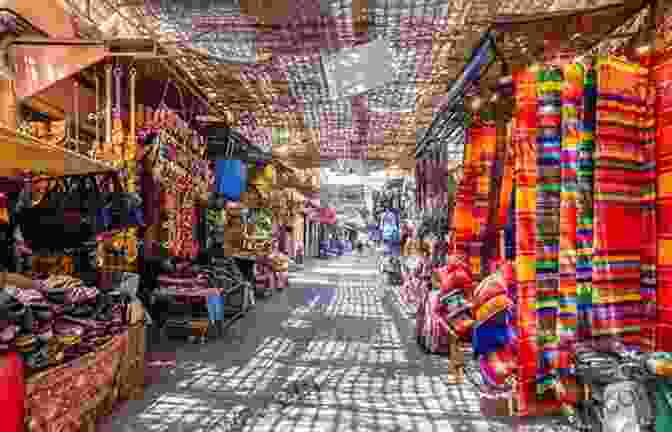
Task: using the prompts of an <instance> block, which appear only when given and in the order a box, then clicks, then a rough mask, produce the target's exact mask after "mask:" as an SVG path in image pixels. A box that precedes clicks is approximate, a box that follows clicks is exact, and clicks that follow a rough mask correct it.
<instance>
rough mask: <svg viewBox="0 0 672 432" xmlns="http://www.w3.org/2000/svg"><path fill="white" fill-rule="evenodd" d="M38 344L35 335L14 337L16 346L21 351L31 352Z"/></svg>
mask: <svg viewBox="0 0 672 432" xmlns="http://www.w3.org/2000/svg"><path fill="white" fill-rule="evenodd" d="M36 345H37V339H36V338H35V336H34V335H32V334H28V335H21V336H18V337H17V338H16V339H14V346H15V347H16V350H17V351H18V352H20V353H29V352H32V351H34V350H35V348H36Z"/></svg>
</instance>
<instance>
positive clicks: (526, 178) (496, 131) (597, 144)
mask: <svg viewBox="0 0 672 432" xmlns="http://www.w3.org/2000/svg"><path fill="white" fill-rule="evenodd" d="M634 3H636V2H633V4H627V5H615V6H613V7H607V8H601V9H599V10H598V9H596V10H588V11H583V12H582V13H574V14H566V15H562V14H555V15H553V16H548V17H535V18H534V19H533V18H530V17H520V18H515V17H507V18H506V19H502V22H501V23H498V24H497V25H495V26H493V29H494V31H493V32H492V33H490V34H486V35H485V36H484V38H483V39H482V40H481V42H480V45H479V46H478V47H477V48H476V49H475V50H474V55H473V56H472V61H471V63H469V64H468V65H467V67H466V68H465V74H466V75H465V77H466V78H465V80H461V81H458V82H457V83H456V84H455V87H459V86H462V87H463V88H462V89H458V93H459V91H462V90H464V87H465V86H466V87H468V85H465V82H467V83H468V82H472V83H474V82H478V83H479V85H480V90H479V91H476V92H472V93H471V94H466V95H465V94H464V93H463V94H462V95H461V96H460V97H461V98H463V100H464V104H465V105H466V106H467V107H468V108H467V109H468V111H469V122H468V123H467V135H466V136H467V138H468V139H467V140H466V149H465V155H464V176H463V178H462V180H461V181H460V183H459V186H458V188H457V194H456V208H455V212H454V218H453V225H454V227H455V240H456V241H455V251H454V252H453V253H452V254H451V255H452V256H453V257H463V259H465V260H466V262H468V264H469V265H468V268H465V269H463V270H460V271H462V272H465V271H467V270H468V272H469V274H470V275H471V277H473V280H474V281H475V282H476V285H471V286H470V285H469V284H467V285H465V286H463V287H458V286H457V285H458V284H457V282H456V280H455V278H456V275H457V274H459V273H458V270H456V269H455V268H452V269H451V268H450V263H449V265H448V266H445V267H442V268H441V269H440V270H439V271H438V272H435V275H436V278H437V280H436V282H437V283H436V285H437V288H439V289H440V291H439V292H443V293H444V296H443V297H442V298H440V299H439V300H438V301H439V303H442V304H443V305H444V306H445V307H448V308H452V310H453V311H457V310H459V311H460V313H464V312H465V309H464V307H462V308H461V309H460V308H459V307H456V306H455V304H459V303H461V302H462V304H464V303H463V300H459V299H460V298H463V299H464V300H466V301H467V304H468V305H469V307H468V309H466V312H468V315H469V316H470V320H471V322H470V324H469V329H470V330H469V331H468V332H467V333H463V334H462V335H461V336H462V340H463V342H460V343H466V344H468V345H470V346H471V348H472V349H473V350H474V351H475V353H476V354H477V355H478V358H479V361H480V366H479V367H477V369H479V368H480V369H479V370H480V372H479V373H480V375H481V377H482V379H483V381H484V382H485V383H486V384H485V387H488V386H490V387H489V388H490V390H491V391H492V393H493V394H499V396H498V397H500V398H502V400H503V399H505V398H508V399H509V400H513V404H512V405H510V406H509V408H510V412H511V413H515V414H517V415H523V416H527V415H544V414H548V413H550V412H557V411H558V410H559V409H561V408H566V409H569V408H571V406H572V405H573V404H574V403H575V402H576V399H577V398H582V397H583V396H582V394H583V393H581V392H575V391H574V389H575V380H574V378H575V377H574V376H573V375H572V372H571V371H572V364H573V363H572V362H573V359H572V356H570V355H566V353H571V352H575V351H576V350H577V349H579V348H581V347H585V346H593V344H597V343H603V342H606V341H608V342H609V343H612V344H613V343H615V342H617V343H619V344H621V345H624V346H627V347H629V348H630V349H634V350H637V351H645V352H646V351H652V350H655V349H659V348H658V347H660V345H658V346H656V344H657V343H660V341H661V340H662V339H657V338H656V337H654V335H655V329H656V328H657V327H658V328H660V327H661V326H665V325H667V324H666V323H662V322H661V321H664V320H665V318H664V317H665V315H664V314H661V313H660V312H658V313H656V309H657V307H658V311H660V307H661V306H660V303H658V306H657V307H656V303H657V302H660V299H661V297H660V290H661V289H663V288H662V286H664V285H663V284H664V282H662V281H664V278H661V276H660V275H659V273H658V272H659V269H658V268H657V267H656V265H657V263H658V264H661V253H660V252H661V251H664V250H665V249H664V246H662V244H661V243H660V242H661V240H658V243H657V240H656V239H660V234H659V232H660V230H661V227H660V225H658V228H657V225H656V219H658V221H660V220H661V219H660V215H659V214H658V215H657V213H659V212H660V211H664V208H665V207H664V204H662V203H663V202H664V198H662V199H661V193H664V192H663V191H664V188H661V184H664V183H661V180H658V188H657V190H656V181H655V176H656V171H655V170H656V169H658V173H660V167H657V164H660V163H661V159H660V156H656V155H661V154H664V150H662V149H664V148H665V147H664V146H665V140H663V139H661V137H662V135H661V132H660V130H661V129H660V128H661V124H662V125H663V126H662V127H664V125H665V120H664V119H665V117H664V109H662V110H661V102H660V101H661V100H662V97H661V96H659V95H658V92H660V89H661V87H664V86H662V85H661V84H659V83H657V80H659V79H662V80H664V79H665V78H662V76H663V75H657V74H656V73H655V71H656V70H659V71H660V70H664V64H665V60H664V58H665V56H663V57H658V56H655V57H650V56H642V55H641V52H640V54H639V55H638V54H637V52H636V51H635V50H634V49H632V48H633V47H631V49H630V50H629V51H624V52H621V53H620V56H618V57H616V56H614V55H613V54H612V55H609V54H606V53H605V54H600V53H597V54H595V55H584V56H583V57H581V58H577V57H576V53H577V51H579V52H580V51H582V50H583V49H584V48H582V47H584V46H585V45H582V44H584V43H587V40H588V39H590V40H599V39H600V37H601V35H602V34H603V32H606V31H607V30H606V29H610V28H613V27H614V26H618V25H620V24H622V23H623V22H625V21H627V20H628V19H629V17H632V16H633V14H636V13H638V12H639V11H640V10H641V7H642V6H643V3H642V4H639V3H638V4H634ZM580 17H590V19H591V20H592V22H593V24H594V26H593V28H592V29H591V30H592V31H591V32H590V34H586V33H583V35H584V36H582V37H583V38H584V39H586V40H584V41H581V42H576V40H572V41H567V40H565V39H564V37H563V36H561V35H560V34H558V35H556V40H555V42H556V43H557V44H558V45H557V46H555V48H556V49H553V50H552V53H553V54H551V55H546V50H545V49H544V48H545V47H540V49H539V51H538V52H539V53H542V55H543V56H545V57H544V58H532V59H529V63H532V66H529V65H526V64H524V63H526V62H522V63H523V64H521V61H520V54H521V52H520V50H521V47H520V46H519V44H520V37H521V36H525V37H528V36H529V37H531V35H532V34H533V32H534V31H533V29H534V28H536V27H535V26H536V25H537V24H538V23H539V21H538V20H539V19H543V20H544V21H545V23H546V25H548V26H549V28H550V27H553V28H563V30H562V31H561V32H560V33H562V34H566V33H567V31H566V29H568V28H569V29H573V28H575V27H576V26H579V25H580V22H581V19H584V18H580ZM569 33H572V31H569ZM527 43H528V44H530V45H534V44H535V43H536V42H535V41H534V40H533V39H528V41H527ZM579 45H580V46H579ZM558 47H562V49H558ZM549 51H551V50H549ZM558 53H560V55H558ZM494 59H499V60H501V63H502V64H503V65H504V67H503V69H502V71H501V74H502V76H497V73H498V72H499V71H495V72H493V73H491V74H488V72H487V71H488V67H489V65H490V64H492V62H493V60H494ZM652 61H653V62H655V63H651V62H652ZM658 65H659V66H658ZM490 70H491V71H492V69H490ZM493 74H494V76H493ZM486 83H490V84H486ZM656 88H658V91H657V90H656ZM453 90H454V89H451V92H452V91H453ZM656 97H658V101H659V104H658V106H657V109H658V111H656V106H655V105H654V100H655V99H656ZM507 113H510V116H509V115H508V114H507ZM656 124H658V128H659V129H658V130H659V132H658V139H656V136H655V134H654V126H655V125H656ZM656 149H657V150H656ZM662 160H664V159H662ZM656 167H657V168H656ZM656 200H658V201H656ZM656 202H658V205H656ZM622 227H633V229H625V230H624V229H622ZM656 245H657V248H658V249H657V251H656ZM662 256H664V254H662ZM502 260H509V261H510V263H509V264H506V263H505V262H504V263H503V264H502ZM656 260H658V261H656ZM497 263H499V264H497ZM660 268H664V265H663V266H661V267H660ZM447 276H450V277H447ZM442 277H443V279H442ZM474 287H476V288H475V289H474ZM472 290H473V291H472ZM455 302H457V303H455ZM615 317H616V318H615ZM449 324H450V323H449ZM419 325H420V323H419ZM427 327H431V325H426V326H425V328H426V329H427ZM449 327H451V328H452V330H451V333H452V334H453V335H458V336H460V335H459V334H458V332H457V329H456V328H455V326H454V325H449ZM663 328H665V327H663ZM430 330H431V329H427V331H430ZM488 332H490V333H488ZM495 333H496V334H499V335H500V338H499V340H498V341H495V340H494V339H493V338H492V337H491V336H488V334H491V335H492V334H495ZM657 341H658V342H657ZM512 377H513V378H512ZM507 388H508V389H509V390H508V392H507V391H505V390H504V389H507Z"/></svg>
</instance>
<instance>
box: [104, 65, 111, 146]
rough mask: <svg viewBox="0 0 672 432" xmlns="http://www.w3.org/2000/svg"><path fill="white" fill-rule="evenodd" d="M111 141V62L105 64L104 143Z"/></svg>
mask: <svg viewBox="0 0 672 432" xmlns="http://www.w3.org/2000/svg"><path fill="white" fill-rule="evenodd" d="M111 142H112V64H111V63H108V64H106V65H105V143H106V144H110V143H111Z"/></svg>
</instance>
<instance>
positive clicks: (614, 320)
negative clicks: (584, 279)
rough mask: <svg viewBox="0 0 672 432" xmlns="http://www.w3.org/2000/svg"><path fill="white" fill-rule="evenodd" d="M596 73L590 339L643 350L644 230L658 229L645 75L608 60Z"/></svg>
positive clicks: (651, 287)
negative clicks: (653, 193)
mask: <svg viewBox="0 0 672 432" xmlns="http://www.w3.org/2000/svg"><path fill="white" fill-rule="evenodd" d="M595 67H596V70H597V78H598V80H597V123H596V148H595V192H594V194H595V195H594V200H595V201H594V208H595V215H594V217H595V220H594V229H595V233H594V235H595V237H594V242H595V243H594V245H595V251H594V258H593V309H592V318H593V320H592V334H593V337H599V338H617V339H619V340H620V341H621V342H623V343H625V344H626V345H634V346H635V347H637V348H643V349H648V348H650V347H651V346H652V340H651V336H652V334H651V333H650V332H649V330H650V329H651V325H652V324H653V321H652V318H653V316H652V313H651V312H652V311H651V310H650V309H651V306H650V305H652V304H653V302H654V300H655V263H651V260H650V258H648V257H647V253H646V252H645V250H644V249H643V246H642V245H644V243H645V242H646V241H650V242H652V241H653V239H652V238H651V235H652V234H651V230H652V229H653V230H655V228H651V227H645V225H646V224H647V223H652V222H654V223H655V219H653V220H652V215H655V213H654V212H655V210H654V209H653V208H652V205H651V204H652V202H653V198H652V196H651V193H650V187H651V183H652V182H651V174H652V168H653V169H655V161H654V160H650V159H649V158H651V157H652V154H651V153H652V152H651V145H652V144H651V143H649V142H648V141H649V140H648V135H649V134H648V131H647V129H648V127H650V123H651V121H650V119H648V117H649V116H650V114H649V112H650V110H649V109H648V107H647V97H648V93H649V88H648V87H649V85H648V70H647V69H646V68H644V67H641V66H639V65H634V64H628V63H625V62H623V61H620V60H616V59H612V58H600V59H598V60H597V62H596V66H595ZM654 217H655V216H654ZM615 227H633V228H634V229H614V228H615ZM635 227H639V229H636V228H635ZM654 232H655V231H654ZM652 274H653V275H654V278H653V280H652V279H651V275H652ZM642 282H645V283H644V284H642Z"/></svg>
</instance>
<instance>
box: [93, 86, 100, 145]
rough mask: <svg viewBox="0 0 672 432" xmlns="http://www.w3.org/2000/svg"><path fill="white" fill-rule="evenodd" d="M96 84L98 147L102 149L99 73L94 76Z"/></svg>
mask: <svg viewBox="0 0 672 432" xmlns="http://www.w3.org/2000/svg"><path fill="white" fill-rule="evenodd" d="M94 82H95V85H96V112H95V113H94V114H95V121H96V145H97V146H99V147H100V76H98V74H97V73H95V74H94Z"/></svg>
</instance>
